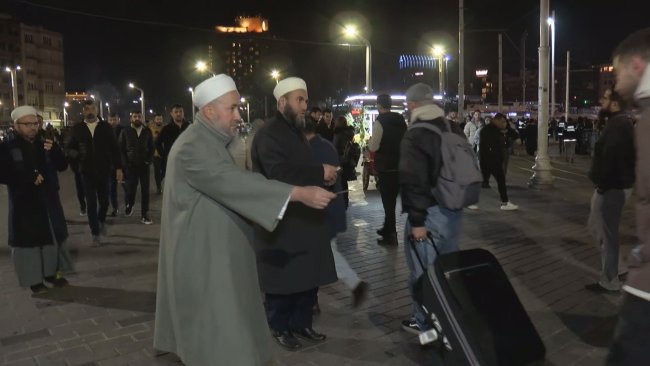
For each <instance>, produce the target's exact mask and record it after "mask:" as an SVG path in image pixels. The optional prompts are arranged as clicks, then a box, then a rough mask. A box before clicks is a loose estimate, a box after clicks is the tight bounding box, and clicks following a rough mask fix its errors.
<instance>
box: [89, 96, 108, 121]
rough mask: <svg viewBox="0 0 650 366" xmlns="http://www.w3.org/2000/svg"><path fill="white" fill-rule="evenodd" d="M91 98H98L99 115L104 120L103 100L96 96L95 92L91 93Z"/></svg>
mask: <svg viewBox="0 0 650 366" xmlns="http://www.w3.org/2000/svg"><path fill="white" fill-rule="evenodd" d="M90 99H92V100H97V103H98V104H97V105H98V106H99V117H100V118H101V119H102V120H103V119H104V106H103V105H102V100H101V99H99V98H95V94H90ZM109 113H110V112H109Z"/></svg>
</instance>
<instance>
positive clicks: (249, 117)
mask: <svg viewBox="0 0 650 366" xmlns="http://www.w3.org/2000/svg"><path fill="white" fill-rule="evenodd" d="M241 102H242V103H246V122H248V123H251V108H250V106H251V104H250V102H248V100H246V98H243V97H242V98H241Z"/></svg>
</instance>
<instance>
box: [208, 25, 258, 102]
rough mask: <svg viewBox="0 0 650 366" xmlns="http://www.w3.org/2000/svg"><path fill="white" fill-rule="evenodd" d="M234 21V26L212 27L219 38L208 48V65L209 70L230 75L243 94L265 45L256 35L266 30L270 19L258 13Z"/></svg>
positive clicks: (253, 84) (251, 89) (251, 86)
mask: <svg viewBox="0 0 650 366" xmlns="http://www.w3.org/2000/svg"><path fill="white" fill-rule="evenodd" d="M235 21H236V23H237V25H234V26H217V27H215V30H216V31H217V33H219V37H217V39H216V41H217V42H216V43H215V44H214V45H210V46H209V47H208V64H209V66H210V69H211V70H214V71H215V72H217V73H219V72H224V73H226V74H228V75H230V76H231V77H232V78H233V79H234V80H235V83H236V84H237V87H238V88H239V90H240V92H241V93H242V94H251V93H255V91H256V85H257V83H256V77H257V76H258V74H259V72H260V60H261V57H262V54H263V53H264V50H265V49H266V48H267V46H266V45H265V43H264V42H263V40H261V39H260V38H259V35H260V34H263V33H266V32H268V30H269V22H268V20H267V19H264V18H262V17H261V16H254V17H248V16H240V17H237V18H236V19H235Z"/></svg>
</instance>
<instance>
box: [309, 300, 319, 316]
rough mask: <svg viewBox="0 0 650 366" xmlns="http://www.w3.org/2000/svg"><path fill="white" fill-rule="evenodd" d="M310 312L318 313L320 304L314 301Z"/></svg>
mask: <svg viewBox="0 0 650 366" xmlns="http://www.w3.org/2000/svg"><path fill="white" fill-rule="evenodd" d="M311 312H312V314H314V315H318V314H320V305H318V303H315V304H314V307H313V308H312V309H311Z"/></svg>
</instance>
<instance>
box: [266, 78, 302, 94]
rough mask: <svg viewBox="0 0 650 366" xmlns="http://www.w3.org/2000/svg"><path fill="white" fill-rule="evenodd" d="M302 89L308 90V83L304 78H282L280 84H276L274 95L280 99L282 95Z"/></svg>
mask: <svg viewBox="0 0 650 366" xmlns="http://www.w3.org/2000/svg"><path fill="white" fill-rule="evenodd" d="M300 89H302V90H304V91H307V83H305V81H304V80H302V79H301V78H296V77H290V78H286V79H283V80H280V82H279V83H278V85H276V86H275V89H273V96H274V97H275V99H280V97H281V96H283V95H285V94H287V93H290V92H292V91H294V90H300Z"/></svg>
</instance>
